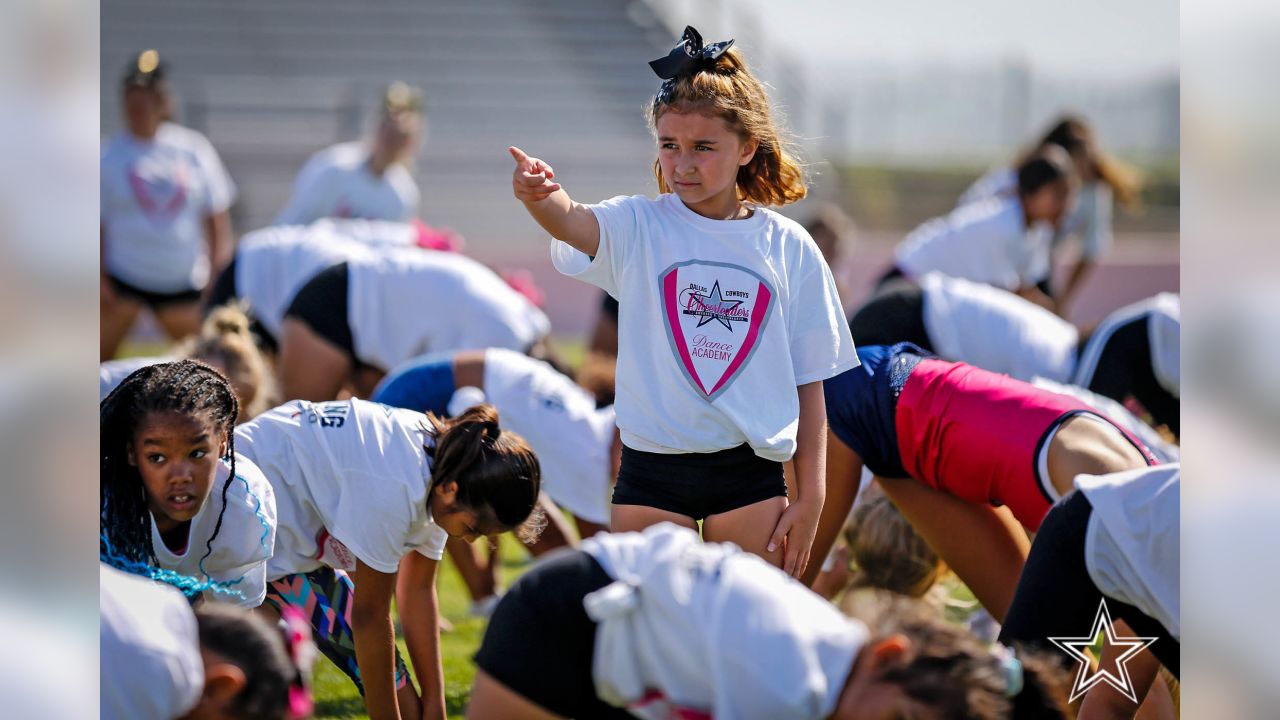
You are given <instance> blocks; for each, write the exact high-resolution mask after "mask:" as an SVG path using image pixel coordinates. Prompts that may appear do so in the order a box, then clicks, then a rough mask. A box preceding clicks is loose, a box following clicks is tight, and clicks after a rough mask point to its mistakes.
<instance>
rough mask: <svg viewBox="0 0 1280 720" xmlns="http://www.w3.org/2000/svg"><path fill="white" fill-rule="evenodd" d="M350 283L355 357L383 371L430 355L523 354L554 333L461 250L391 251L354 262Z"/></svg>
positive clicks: (536, 311)
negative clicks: (491, 351)
mask: <svg viewBox="0 0 1280 720" xmlns="http://www.w3.org/2000/svg"><path fill="white" fill-rule="evenodd" d="M348 278H349V282H350V285H349V291H348V295H347V308H348V311H349V313H350V322H351V338H352V341H353V344H354V345H355V351H356V356H357V357H359V358H360V360H361V361H362V362H365V363H367V364H369V365H372V366H374V367H377V368H382V369H384V370H389V369H391V368H394V367H395V366H397V365H399V364H400V363H402V362H405V361H406V360H411V359H413V358H415V357H418V356H419V355H425V354H427V353H429V352H430V353H435V352H450V351H454V350H479V349H483V348H489V347H500V348H508V349H511V350H519V351H521V352H523V351H525V350H528V349H529V347H530V346H532V345H533V344H534V343H536V342H537V341H539V340H541V339H542V338H543V337H546V335H547V333H548V332H550V330H551V321H550V320H548V319H547V316H546V315H545V314H544V313H543V312H542V311H541V310H539V309H538V308H537V306H535V305H534V304H533V303H531V302H529V300H528V298H526V297H525V296H523V295H521V294H520V293H518V292H516V291H515V290H514V289H512V287H511V286H510V285H508V284H507V282H506V281H505V280H503V279H502V278H501V277H499V276H498V274H497V273H495V272H493V271H492V270H490V269H489V268H487V267H485V266H484V265H481V264H480V263H478V262H476V261H475V260H472V259H471V258H469V257H466V256H464V255H459V254H457V253H449V252H437V251H424V250H419V249H407V248H387V249H385V250H384V251H382V252H379V253H376V254H375V255H371V256H364V257H359V258H353V259H351V260H350V265H349V275H348Z"/></svg>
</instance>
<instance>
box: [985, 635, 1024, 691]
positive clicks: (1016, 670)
mask: <svg viewBox="0 0 1280 720" xmlns="http://www.w3.org/2000/svg"><path fill="white" fill-rule="evenodd" d="M991 655H992V656H994V657H995V659H996V661H997V662H999V663H1000V669H1001V670H1002V671H1004V695H1005V697H1010V698H1012V697H1017V696H1018V693H1020V692H1022V661H1021V660H1019V659H1018V658H1017V656H1015V655H1014V653H1013V649H1012V648H1009V647H1005V646H1004V645H1001V644H1000V643H996V644H995V645H993V646H991Z"/></svg>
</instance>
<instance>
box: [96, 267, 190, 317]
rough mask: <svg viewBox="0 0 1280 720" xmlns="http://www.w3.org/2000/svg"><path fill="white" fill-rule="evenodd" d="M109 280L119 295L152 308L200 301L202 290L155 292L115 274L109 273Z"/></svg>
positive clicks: (157, 308) (156, 308)
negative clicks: (131, 283) (132, 283)
mask: <svg viewBox="0 0 1280 720" xmlns="http://www.w3.org/2000/svg"><path fill="white" fill-rule="evenodd" d="M107 282H109V283H111V287H112V289H114V290H115V291H116V294H117V295H121V296H123V297H127V298H130V299H131V300H136V301H138V302H140V303H142V304H143V305H146V306H147V307H149V308H151V309H152V310H159V309H161V308H166V307H170V306H173V305H190V304H193V303H197V302H200V292H201V291H200V290H199V289H198V288H197V289H194V290H179V291H178V292H153V291H151V290H143V289H142V288H140V287H138V286H137V285H130V284H129V283H127V282H125V281H123V280H121V279H120V278H118V277H115V276H114V275H108V276H107Z"/></svg>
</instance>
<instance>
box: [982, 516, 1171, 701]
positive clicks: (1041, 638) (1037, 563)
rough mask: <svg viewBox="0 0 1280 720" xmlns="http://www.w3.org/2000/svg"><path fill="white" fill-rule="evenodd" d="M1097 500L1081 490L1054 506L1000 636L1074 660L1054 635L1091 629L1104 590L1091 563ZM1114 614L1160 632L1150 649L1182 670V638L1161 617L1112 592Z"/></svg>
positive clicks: (1144, 631)
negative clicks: (1089, 541)
mask: <svg viewBox="0 0 1280 720" xmlns="http://www.w3.org/2000/svg"><path fill="white" fill-rule="evenodd" d="M1092 513H1093V506H1092V505H1090V504H1089V500H1088V498H1086V497H1085V496H1084V493H1082V492H1080V491H1076V492H1073V493H1071V494H1070V495H1068V496H1067V497H1065V498H1063V499H1062V500H1060V501H1059V502H1058V504H1057V505H1054V506H1053V508H1052V509H1050V510H1049V514H1048V515H1046V516H1045V518H1044V522H1043V523H1042V524H1041V525H1040V531H1039V532H1037V533H1036V539H1035V542H1034V543H1033V544H1032V545H1031V555H1030V556H1029V557H1028V558H1027V564H1026V567H1024V568H1023V570H1022V577H1021V578H1019V580H1018V589H1017V591H1016V592H1015V593H1014V595H1013V604H1012V605H1010V606H1009V615H1008V616H1007V617H1006V618H1005V620H1004V625H1003V627H1002V628H1001V630H1000V642H1002V643H1005V644H1006V645H1007V644H1009V643H1011V642H1020V643H1024V644H1028V645H1039V646H1041V647H1045V648H1046V649H1047V650H1048V652H1049V653H1050V655H1051V656H1054V657H1058V658H1060V659H1061V660H1062V661H1063V662H1064V663H1067V662H1069V660H1068V659H1067V655H1066V653H1064V652H1062V651H1061V650H1059V649H1058V648H1056V647H1055V646H1054V645H1053V644H1052V643H1050V642H1049V638H1050V637H1079V636H1081V635H1084V634H1085V633H1087V632H1088V631H1089V628H1090V627H1091V626H1092V623H1093V619H1094V616H1095V615H1096V614H1097V612H1098V604H1099V602H1100V601H1101V600H1102V591H1100V590H1099V589H1098V586H1097V585H1095V584H1094V583H1093V580H1092V579H1091V578H1090V577H1089V570H1088V567H1087V566H1086V565H1085V557H1084V554H1085V535H1086V532H1087V530H1088V527H1089V516H1090V515H1091V514H1092ZM1107 609H1108V610H1109V611H1110V612H1111V617H1112V618H1116V619H1120V620H1124V621H1125V622H1126V623H1128V625H1129V627H1131V628H1133V631H1134V632H1135V633H1136V634H1137V635H1140V636H1143V637H1156V638H1159V639H1158V640H1156V641H1155V643H1154V644H1153V645H1151V647H1150V650H1151V652H1152V653H1153V654H1154V655H1155V656H1156V659H1157V660H1159V661H1160V663H1161V664H1163V665H1164V666H1165V667H1166V668H1168V669H1169V672H1171V673H1173V676H1174V677H1177V676H1178V658H1179V653H1180V650H1179V645H1180V644H1179V642H1178V641H1177V640H1175V639H1174V638H1173V636H1172V635H1171V634H1170V633H1169V631H1168V630H1166V629H1165V627H1164V626H1163V625H1161V624H1160V623H1159V621H1157V620H1155V619H1154V618H1152V617H1151V616H1149V615H1147V614H1146V613H1144V612H1142V611H1141V610H1139V609H1138V608H1136V607H1134V606H1132V605H1129V604H1127V603H1122V602H1120V601H1119V600H1115V599H1113V598H1107Z"/></svg>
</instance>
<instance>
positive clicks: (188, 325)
mask: <svg viewBox="0 0 1280 720" xmlns="http://www.w3.org/2000/svg"><path fill="white" fill-rule="evenodd" d="M155 313H156V320H157V321H159V323H160V327H162V328H164V333H165V334H166V335H168V336H169V339H170V340H173V341H175V342H176V341H178V340H182V339H183V338H185V337H187V336H189V335H195V334H196V333H198V332H200V320H201V316H200V303H199V301H197V302H190V303H183V304H181V305H168V306H166V307H163V308H158V309H156V311H155Z"/></svg>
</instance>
